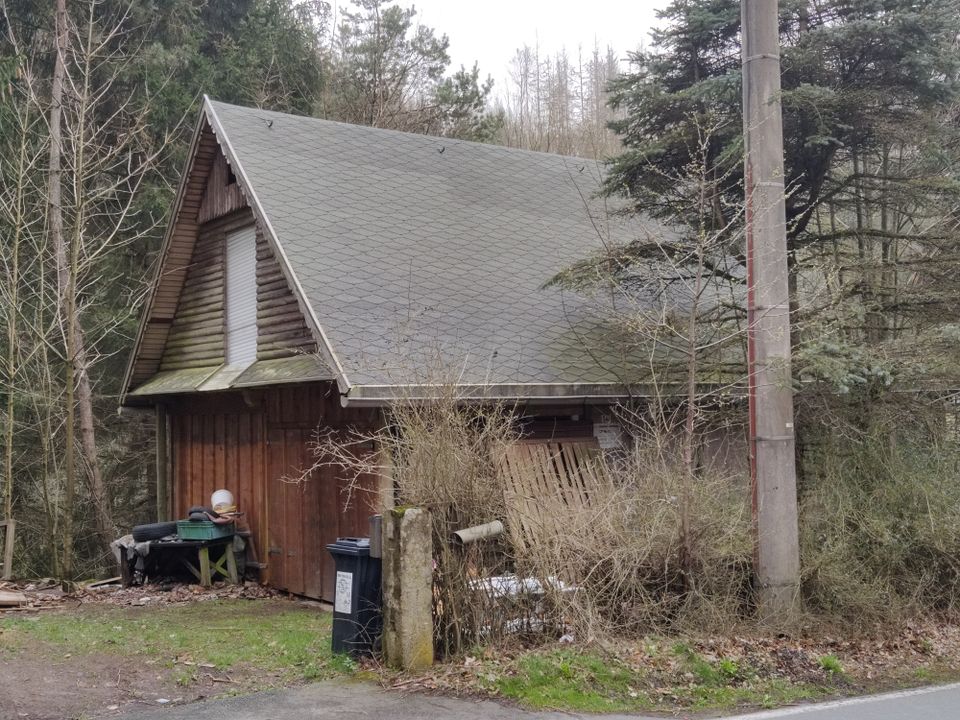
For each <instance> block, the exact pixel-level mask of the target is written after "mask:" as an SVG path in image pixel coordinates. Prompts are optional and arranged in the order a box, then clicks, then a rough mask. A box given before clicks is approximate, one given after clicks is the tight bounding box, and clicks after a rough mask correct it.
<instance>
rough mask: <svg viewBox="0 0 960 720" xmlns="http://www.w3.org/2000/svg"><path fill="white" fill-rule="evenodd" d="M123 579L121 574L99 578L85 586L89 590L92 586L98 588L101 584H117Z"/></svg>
mask: <svg viewBox="0 0 960 720" xmlns="http://www.w3.org/2000/svg"><path fill="white" fill-rule="evenodd" d="M120 580H121V578H120V576H117V577H113V578H108V579H107V580H97V581H96V582H92V583H88V584H87V585H86V586H85V587H86V588H87V589H88V590H89V589H91V588H97V587H100V586H101V585H115V584H117V583H119V582H120Z"/></svg>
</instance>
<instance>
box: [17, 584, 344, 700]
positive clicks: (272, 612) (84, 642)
mask: <svg viewBox="0 0 960 720" xmlns="http://www.w3.org/2000/svg"><path fill="white" fill-rule="evenodd" d="M330 626H331V616H330V614H329V613H324V612H319V611H317V610H316V609H314V608H307V607H296V606H292V605H291V604H290V603H284V602H251V601H249V600H217V601H210V602H203V603H195V604H191V605H168V606H160V607H152V608H151V607H144V608H128V607H123V608H115V607H97V608H84V610H83V611H82V612H73V613H70V612H65V613H58V614H56V615H41V616H37V617H27V618H8V619H3V620H0V633H2V637H3V640H4V644H5V645H7V647H8V648H15V650H14V652H17V651H18V650H17V649H22V648H25V647H28V646H29V647H30V648H31V652H34V651H36V650H37V648H36V645H37V644H38V643H39V644H40V646H41V648H40V649H41V651H43V650H47V651H49V653H50V654H51V655H52V656H55V657H65V656H72V657H77V656H82V655H89V654H95V653H108V654H115V655H121V656H132V657H139V658H150V659H152V660H153V661H155V662H157V663H158V664H160V665H162V666H166V667H169V668H175V669H174V670H173V677H174V679H175V681H176V683H177V684H179V685H184V686H186V685H189V684H191V683H192V682H194V681H195V680H196V677H197V671H196V669H195V668H197V667H198V666H200V665H212V666H213V667H214V668H215V669H217V670H229V669H231V668H237V667H242V666H250V667H255V668H257V670H258V671H259V672H260V673H264V674H268V675H270V676H272V677H273V678H275V679H277V680H279V681H281V682H289V681H296V680H300V679H316V678H324V677H331V676H333V675H338V674H343V673H349V672H352V670H353V668H354V665H353V661H351V660H350V659H349V658H345V657H339V656H334V655H332V653H331V651H330ZM189 663H192V665H191V664H189Z"/></svg>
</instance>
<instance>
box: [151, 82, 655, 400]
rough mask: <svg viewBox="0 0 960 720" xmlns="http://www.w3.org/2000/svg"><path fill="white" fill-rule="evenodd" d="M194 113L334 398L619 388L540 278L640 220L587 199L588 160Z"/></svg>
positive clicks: (564, 299)
mask: <svg viewBox="0 0 960 720" xmlns="http://www.w3.org/2000/svg"><path fill="white" fill-rule="evenodd" d="M204 116H205V122H209V126H210V127H211V128H212V131H213V133H214V134H215V136H216V139H217V141H218V142H219V144H220V146H221V148H222V149H223V151H224V154H225V155H226V157H227V160H228V161H229V163H230V167H231V169H232V170H233V172H234V173H235V174H236V176H237V178H238V180H239V182H240V183H241V185H242V187H243V190H244V193H245V195H246V197H247V200H248V202H249V204H250V206H251V207H252V208H253V210H254V214H255V215H256V216H257V219H258V221H259V222H260V224H261V226H262V227H263V228H264V231H265V233H266V234H267V235H268V239H269V240H270V242H271V245H272V247H273V250H274V253H275V254H276V255H277V258H278V259H279V260H280V264H281V266H282V267H283V269H284V272H285V274H286V275H287V277H288V280H289V281H290V284H291V287H292V288H293V289H294V292H295V294H297V296H298V298H299V299H300V301H301V307H302V308H303V310H304V313H305V315H306V316H307V319H308V323H309V324H310V325H311V328H312V330H313V331H314V334H315V336H316V339H317V341H318V344H319V346H320V348H321V353H322V355H323V356H324V359H325V361H326V363H327V365H328V366H329V367H330V368H331V369H332V371H333V374H334V376H335V377H336V380H337V382H338V384H339V387H340V391H341V393H342V394H343V395H344V396H345V397H346V400H347V401H348V402H352V401H371V402H374V401H378V400H380V399H383V398H387V397H391V396H394V395H396V394H398V393H404V394H413V395H422V394H429V390H427V389H425V388H428V387H429V386H430V385H434V384H436V383H446V382H456V383H457V384H459V385H461V386H462V388H463V391H464V392H465V393H470V392H474V393H476V394H478V395H484V396H497V397H518V398H523V397H553V396H562V397H586V396H596V395H622V394H624V389H623V383H624V379H625V378H628V377H630V376H631V374H632V373H631V372H630V367H629V366H630V362H629V361H628V360H627V359H626V358H625V357H622V356H620V355H618V354H617V351H615V350H612V349H611V350H607V349H605V346H608V344H607V345H605V343H604V341H603V338H602V335H603V330H602V322H601V319H600V318H598V316H597V314H596V312H595V308H594V307H593V305H592V304H590V303H586V302H584V301H582V300H581V299H579V298H577V297H576V296H574V295H571V294H570V293H563V292H562V291H560V290H558V289H555V288H547V289H545V288H544V287H543V285H544V283H545V282H546V281H547V280H549V279H550V278H551V277H552V276H553V275H554V274H556V273H557V272H559V271H560V270H562V269H564V268H565V267H567V266H569V265H570V264H571V263H573V262H575V261H577V260H580V259H582V258H584V257H585V256H588V255H591V254H593V253H595V252H596V251H598V250H599V249H600V248H601V247H602V245H603V243H604V242H607V241H611V240H613V241H624V240H629V239H633V238H635V237H636V236H637V235H638V233H640V232H647V231H648V230H650V229H649V228H643V227H640V226H638V225H637V223H636V221H630V223H629V224H628V222H627V221H625V220H622V219H619V218H615V217H612V216H611V215H610V213H608V212H606V208H605V207H604V206H603V203H602V202H601V201H598V200H596V199H595V197H594V196H595V194H596V190H597V187H598V182H599V167H598V165H597V164H596V163H595V162H592V161H586V160H580V159H576V158H569V157H563V156H559V155H550V154H545V153H536V152H529V151H524V150H516V149H511V148H504V147H499V146H494V145H484V144H479V143H471V142H464V141H458V140H451V139H447V138H436V137H430V136H424V135H414V134H409V133H401V132H394V131H389V130H381V129H375V128H369V127H362V126H355V125H347V124H343V123H336V122H330V121H325V120H320V119H316V118H307V117H298V116H294V115H287V114H283V113H276V112H269V111H265V110H258V109H252V108H243V107H237V106H233V105H227V104H224V103H220V102H214V101H210V100H205V102H204ZM202 122H203V121H202ZM653 231H655V232H661V230H660V229H659V228H653ZM148 312H149V310H148ZM133 362H135V359H134V361H133ZM418 387H419V388H421V390H416V389H413V388H418Z"/></svg>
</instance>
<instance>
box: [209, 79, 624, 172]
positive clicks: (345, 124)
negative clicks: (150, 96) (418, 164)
mask: <svg viewBox="0 0 960 720" xmlns="http://www.w3.org/2000/svg"><path fill="white" fill-rule="evenodd" d="M204 97H205V98H206V100H207V102H209V103H210V104H211V105H217V106H221V107H227V108H235V109H238V110H246V111H250V112H261V113H269V114H271V115H279V116H282V117H290V118H296V119H297V120H310V121H315V122H318V123H323V124H328V125H338V126H340V127H348V128H356V129H359V130H364V131H369V132H371V133H373V134H384V135H401V136H404V137H416V138H430V139H434V140H443V141H445V142H448V143H456V144H458V145H467V146H470V147H482V148H487V149H491V150H494V151H503V152H506V153H510V154H523V155H539V156H542V157H547V158H550V159H554V160H555V159H557V158H561V159H564V160H572V161H575V162H578V163H593V164H596V165H597V166H598V167H600V168H602V167H603V166H604V165H605V161H604V160H597V159H591V158H585V157H580V156H579V155H563V154H561V153H552V152H545V151H543V150H528V149H526V148H516V147H510V146H509V145H499V144H497V143H484V142H478V141H476V140H463V139H461V138H451V137H444V136H443V135H428V134H426V133H417V132H410V131H407V130H393V129H390V128H379V127H375V126H373V125H361V124H359V123H348V122H343V121H342V120H328V119H327V118H319V117H316V116H314V115H297V114H296V113H288V112H283V111H280V110H267V109H265V108H257V107H250V106H249V105H236V104H234V103H228V102H224V101H222V100H214V99H213V98H211V97H209V96H204Z"/></svg>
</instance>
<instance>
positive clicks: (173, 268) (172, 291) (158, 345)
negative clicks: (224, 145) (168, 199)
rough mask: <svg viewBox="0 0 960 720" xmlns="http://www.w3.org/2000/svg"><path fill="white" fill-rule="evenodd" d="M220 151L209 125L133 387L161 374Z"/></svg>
mask: <svg viewBox="0 0 960 720" xmlns="http://www.w3.org/2000/svg"><path fill="white" fill-rule="evenodd" d="M219 153H220V148H219V146H218V145H217V139H216V136H215V135H214V134H213V131H212V130H211V129H210V126H209V125H205V126H204V127H203V129H202V130H201V131H200V135H199V137H198V138H197V149H196V154H195V156H194V158H193V160H192V163H191V166H190V168H189V175H188V179H187V181H186V184H185V186H184V191H183V200H182V202H181V204H180V207H179V209H177V214H176V217H174V218H172V219H171V223H172V224H173V227H172V228H171V229H170V231H169V234H168V237H167V241H166V248H165V256H164V259H163V265H162V267H161V271H160V273H159V275H158V276H157V280H156V285H155V289H154V294H153V297H152V299H151V302H150V308H149V315H148V317H147V320H146V322H145V324H144V327H143V333H142V335H141V338H140V344H139V346H138V348H137V357H136V359H135V362H134V364H133V367H132V369H131V370H132V371H131V375H130V383H131V386H134V387H135V386H137V385H139V384H140V383H142V382H143V381H145V380H147V379H148V378H150V377H152V376H153V375H155V374H156V373H157V370H158V369H159V366H160V361H161V358H162V357H163V353H164V348H165V347H166V343H167V336H168V334H169V332H170V330H171V323H172V322H173V318H174V315H175V314H176V312H177V304H178V301H179V299H180V290H181V289H182V287H183V283H184V280H185V279H186V276H187V272H188V268H189V267H190V264H191V261H192V258H193V249H194V243H195V242H196V239H197V234H198V232H199V225H200V223H199V221H198V220H197V213H198V211H199V209H200V204H201V200H202V197H203V191H204V188H205V187H206V184H207V177H208V176H209V174H210V168H211V166H212V165H213V160H214V158H215V157H216V156H217V155H218V154H219Z"/></svg>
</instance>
